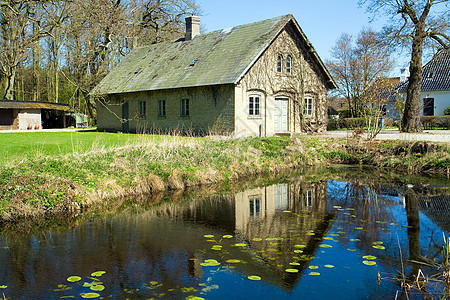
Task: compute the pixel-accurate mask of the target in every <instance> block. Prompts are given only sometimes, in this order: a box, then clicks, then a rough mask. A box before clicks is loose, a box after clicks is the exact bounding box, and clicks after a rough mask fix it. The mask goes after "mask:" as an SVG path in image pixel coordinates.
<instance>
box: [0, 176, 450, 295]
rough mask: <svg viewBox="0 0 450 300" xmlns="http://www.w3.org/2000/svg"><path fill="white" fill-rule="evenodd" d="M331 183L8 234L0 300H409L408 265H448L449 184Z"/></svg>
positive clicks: (311, 182) (0, 239) (190, 199)
mask: <svg viewBox="0 0 450 300" xmlns="http://www.w3.org/2000/svg"><path fill="white" fill-rule="evenodd" d="M332 177H333V179H331V177H330V176H328V177H327V176H326V175H323V176H302V175H299V176H297V177H296V178H293V179H292V180H290V181H286V182H278V183H276V184H268V185H265V186H261V185H257V184H256V185H253V186H252V187H251V188H246V189H239V191H238V192H225V193H221V194H212V195H211V194H210V195H206V196H205V194H204V193H203V194H202V196H200V195H196V194H195V192H191V193H190V194H189V195H188V196H186V197H184V198H183V197H179V195H177V196H173V199H169V201H168V199H164V198H161V199H157V200H155V199H149V200H148V203H146V205H141V204H133V205H132V206H131V207H130V206H127V207H126V208H124V209H123V210H122V211H121V212H120V213H114V214H113V215H112V216H107V217H105V216H97V215H95V216H92V217H90V219H89V220H86V221H82V222H79V224H77V225H76V226H75V225H73V226H72V228H58V229H56V230H55V229H52V230H51V231H41V232H38V233H36V232H35V233H33V234H24V233H21V234H18V233H16V232H14V231H11V232H8V233H4V234H3V235H1V236H0V270H1V271H0V298H2V297H1V296H3V297H4V298H5V299H82V298H83V297H85V298H88V297H93V298H95V297H97V299H100V298H101V299H106V298H112V299H151V298H155V299H159V298H161V299H202V298H203V299H285V298H286V299H290V298H291V299H394V298H395V297H397V298H399V299H400V298H404V299H406V294H405V293H404V292H403V293H402V289H401V287H400V281H399V280H398V279H400V278H402V275H400V273H399V271H401V269H402V263H401V261H402V259H403V263H404V264H403V265H404V266H403V267H404V275H405V276H406V277H408V276H411V275H412V274H417V272H418V270H419V269H421V270H422V271H423V272H424V273H426V274H430V275H431V274H435V273H437V271H436V268H432V267H426V266H424V265H417V264H411V263H410V262H408V260H417V261H424V257H426V259H427V260H428V262H430V261H435V262H441V261H442V246H443V244H444V240H443V233H445V234H448V232H449V228H450V206H449V202H450V194H449V187H450V184H448V181H447V182H446V181H444V184H442V183H438V184H430V183H426V182H424V183H415V184H414V186H411V185H407V184H406V183H396V184H393V183H391V184H386V183H379V182H378V183H377V182H375V183H374V182H366V181H362V180H358V179H351V177H350V179H346V180H338V179H336V175H335V174H334V175H333V176H332ZM308 178H310V179H308ZM311 178H314V179H311ZM317 178H319V179H317ZM346 178H349V177H348V176H347V177H346ZM250 186H251V185H250ZM141 202H142V201H141ZM149 203H156V204H154V205H153V204H152V205H149ZM98 271H102V272H98ZM95 272H97V273H95ZM68 279H69V281H68ZM443 288H444V285H442V284H440V283H439V282H437V283H436V284H433V283H429V284H428V285H427V287H426V291H425V292H418V291H416V290H414V289H412V290H410V291H409V292H408V297H409V298H410V299H414V298H422V297H423V295H433V296H435V297H439V295H441V296H442V295H443V293H445V291H444V290H443Z"/></svg>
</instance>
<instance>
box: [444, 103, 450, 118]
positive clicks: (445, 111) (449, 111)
mask: <svg viewBox="0 0 450 300" xmlns="http://www.w3.org/2000/svg"><path fill="white" fill-rule="evenodd" d="M444 115H446V116H450V105H449V106H448V107H447V108H446V109H445V110H444Z"/></svg>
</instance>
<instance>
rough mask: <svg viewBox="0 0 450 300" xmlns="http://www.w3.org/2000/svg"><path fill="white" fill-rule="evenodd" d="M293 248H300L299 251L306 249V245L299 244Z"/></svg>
mask: <svg viewBox="0 0 450 300" xmlns="http://www.w3.org/2000/svg"><path fill="white" fill-rule="evenodd" d="M294 247H295V248H300V249H301V248H306V245H301V244H299V245H295V246H294Z"/></svg>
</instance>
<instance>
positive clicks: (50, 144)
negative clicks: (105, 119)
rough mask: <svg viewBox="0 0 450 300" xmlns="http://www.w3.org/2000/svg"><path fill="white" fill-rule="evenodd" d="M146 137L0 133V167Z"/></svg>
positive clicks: (61, 133) (117, 144)
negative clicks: (25, 160) (24, 160)
mask: <svg viewBox="0 0 450 300" xmlns="http://www.w3.org/2000/svg"><path fill="white" fill-rule="evenodd" d="M144 138H146V136H143V135H136V134H116V133H104V132H20V133H0V166H4V165H5V164H7V163H15V162H17V161H20V160H23V159H28V160H33V159H35V158H38V157H43V156H62V155H66V154H77V153H78V154H82V153H86V152H89V151H92V150H98V149H102V148H104V149H108V148H112V147H120V146H124V145H127V144H130V143H133V142H139V141H142V140H143V139H144Z"/></svg>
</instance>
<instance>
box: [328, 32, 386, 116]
mask: <svg viewBox="0 0 450 300" xmlns="http://www.w3.org/2000/svg"><path fill="white" fill-rule="evenodd" d="M331 55H332V60H329V61H327V62H326V64H327V67H328V68H329V70H330V72H331V74H332V75H333V77H334V79H335V80H336V81H337V83H338V86H339V89H338V91H337V92H338V94H340V96H343V97H345V98H347V101H348V104H349V110H350V115H351V116H352V117H358V116H361V115H362V114H363V106H364V103H363V101H362V99H361V97H362V95H363V94H364V93H365V92H366V90H367V89H368V88H369V87H370V86H371V85H372V84H373V83H374V82H375V81H376V80H377V79H378V78H379V77H383V76H385V75H387V74H388V73H389V72H390V71H391V70H392V68H393V66H394V61H393V59H392V58H391V55H390V52H389V51H387V49H386V48H385V47H384V46H383V45H382V44H381V43H380V41H379V35H378V34H377V33H376V32H374V31H373V30H371V29H363V30H362V31H361V32H360V33H359V35H358V37H357V38H356V41H355V42H353V38H352V36H351V35H349V34H346V33H344V34H343V35H341V37H340V38H339V39H338V40H337V42H336V45H335V46H334V47H333V49H332V51H331Z"/></svg>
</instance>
